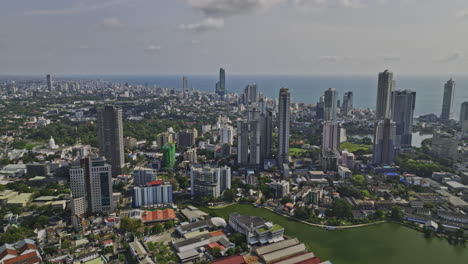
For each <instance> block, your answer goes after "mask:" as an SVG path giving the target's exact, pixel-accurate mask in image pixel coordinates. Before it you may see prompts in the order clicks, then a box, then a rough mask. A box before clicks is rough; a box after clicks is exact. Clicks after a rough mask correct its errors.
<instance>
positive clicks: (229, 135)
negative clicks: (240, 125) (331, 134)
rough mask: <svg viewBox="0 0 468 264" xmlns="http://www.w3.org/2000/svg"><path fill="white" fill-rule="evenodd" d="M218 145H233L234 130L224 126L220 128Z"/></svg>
mask: <svg viewBox="0 0 468 264" xmlns="http://www.w3.org/2000/svg"><path fill="white" fill-rule="evenodd" d="M219 134H220V143H221V144H229V145H232V143H233V141H234V140H233V138H234V129H233V128H232V126H229V125H225V126H223V127H221V129H220V131H219Z"/></svg>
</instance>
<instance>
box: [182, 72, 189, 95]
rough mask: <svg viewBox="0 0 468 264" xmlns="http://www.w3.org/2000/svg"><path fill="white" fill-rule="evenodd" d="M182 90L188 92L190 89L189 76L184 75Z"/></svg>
mask: <svg viewBox="0 0 468 264" xmlns="http://www.w3.org/2000/svg"><path fill="white" fill-rule="evenodd" d="M182 91H184V92H187V91H188V79H187V77H185V76H184V77H182Z"/></svg>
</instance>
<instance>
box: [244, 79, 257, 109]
mask: <svg viewBox="0 0 468 264" xmlns="http://www.w3.org/2000/svg"><path fill="white" fill-rule="evenodd" d="M242 101H243V103H244V104H245V105H249V104H253V103H256V102H257V101H258V90H257V85H256V84H255V83H253V84H249V85H247V86H246V87H245V89H244V93H243V94H242Z"/></svg>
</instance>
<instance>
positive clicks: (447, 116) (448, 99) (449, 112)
mask: <svg viewBox="0 0 468 264" xmlns="http://www.w3.org/2000/svg"><path fill="white" fill-rule="evenodd" d="M454 96H455V81H454V80H453V79H450V80H448V81H447V82H446V83H445V85H444V98H443V101H442V113H441V114H440V119H441V120H442V121H448V120H452V119H454V109H453V99H454Z"/></svg>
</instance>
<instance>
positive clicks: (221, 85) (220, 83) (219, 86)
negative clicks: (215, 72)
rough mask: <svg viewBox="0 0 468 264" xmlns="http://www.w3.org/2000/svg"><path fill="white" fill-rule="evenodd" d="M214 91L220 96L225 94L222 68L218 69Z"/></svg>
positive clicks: (224, 78)
mask: <svg viewBox="0 0 468 264" xmlns="http://www.w3.org/2000/svg"><path fill="white" fill-rule="evenodd" d="M216 93H217V94H218V95H220V96H224V95H226V73H225V71H224V69H223V68H221V69H219V81H218V82H217V83H216Z"/></svg>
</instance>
